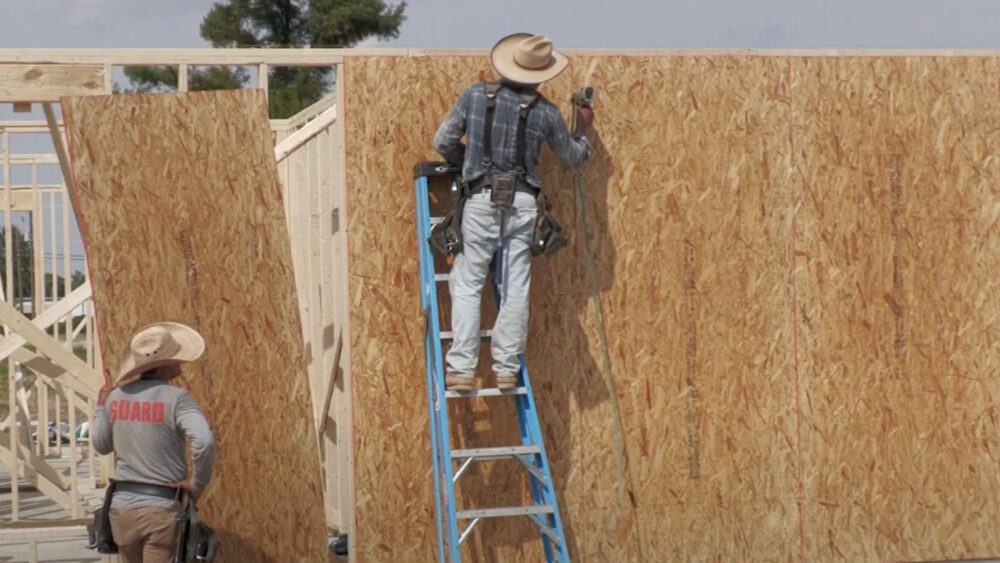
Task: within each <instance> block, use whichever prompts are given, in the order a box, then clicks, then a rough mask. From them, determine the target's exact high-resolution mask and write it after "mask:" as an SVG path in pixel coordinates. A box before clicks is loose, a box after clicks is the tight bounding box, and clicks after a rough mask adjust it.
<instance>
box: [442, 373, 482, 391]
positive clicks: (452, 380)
mask: <svg viewBox="0 0 1000 563" xmlns="http://www.w3.org/2000/svg"><path fill="white" fill-rule="evenodd" d="M474 387H475V378H473V377H472V376H469V375H446V376H444V388H445V389H446V390H448V391H472V389H473V388H474Z"/></svg>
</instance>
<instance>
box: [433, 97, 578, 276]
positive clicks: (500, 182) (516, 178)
mask: <svg viewBox="0 0 1000 563" xmlns="http://www.w3.org/2000/svg"><path fill="white" fill-rule="evenodd" d="M503 87H505V86H504V84H502V83H500V82H484V83H483V92H484V94H485V96H486V118H485V120H484V123H483V161H482V164H483V168H484V169H485V170H486V173H485V174H483V175H482V176H480V177H479V178H476V179H474V180H472V181H471V182H468V183H463V184H462V190H461V191H460V193H459V194H458V197H456V198H455V201H454V202H453V204H452V207H451V209H450V210H449V211H448V213H447V214H446V215H445V217H444V218H443V219H442V221H441V222H440V223H438V224H437V225H434V227H433V228H432V229H431V234H430V236H429V237H428V239H427V242H428V243H430V245H431V248H433V249H434V250H435V251H437V252H438V253H440V254H442V255H444V256H448V255H449V254H458V253H459V252H461V251H462V212H463V209H464V207H465V200H466V199H468V197H469V196H471V195H472V194H475V193H478V192H481V191H483V190H485V189H487V188H489V189H490V201H491V202H492V203H493V204H494V205H496V206H497V207H499V208H500V209H504V210H506V209H509V208H510V207H512V206H513V204H514V195H515V193H516V192H519V191H520V192H526V193H530V194H532V195H534V196H535V197H536V198H537V199H538V215H537V217H536V219H535V233H534V237H533V240H532V245H531V248H532V252H533V253H534V255H536V256H537V255H539V254H544V255H550V254H552V253H554V252H555V251H556V250H558V249H560V248H562V247H563V246H565V245H566V238H565V236H564V235H563V234H562V226H560V225H559V223H558V222H556V220H555V219H553V218H552V216H551V215H550V214H549V209H550V207H551V206H550V205H549V203H548V200H546V199H545V198H544V196H542V194H541V190H539V189H538V188H536V187H534V186H532V185H530V184H528V183H527V182H526V181H525V180H524V177H525V175H526V174H527V170H526V167H525V157H524V155H525V144H526V141H525V135H526V130H527V123H528V116H529V114H530V113H531V108H532V107H534V105H535V102H537V101H538V92H537V91H535V90H534V89H531V88H527V89H523V90H521V91H520V92H519V93H518V119H517V129H516V130H515V133H514V138H515V151H514V152H515V154H516V160H517V166H516V168H515V170H514V172H513V173H499V172H496V171H494V170H493V144H492V141H493V120H494V108H495V106H496V97H497V94H498V93H499V92H500V89H501V88H503Z"/></svg>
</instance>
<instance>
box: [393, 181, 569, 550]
mask: <svg viewBox="0 0 1000 563" xmlns="http://www.w3.org/2000/svg"><path fill="white" fill-rule="evenodd" d="M413 176H414V189H415V192H416V200H417V201H416V203H417V242H418V246H419V248H420V288H421V290H420V295H421V307H422V308H423V315H424V321H425V322H424V352H425V355H426V359H427V401H428V405H429V407H430V408H429V410H430V423H431V426H430V427H431V453H432V456H433V460H434V508H435V514H436V519H437V534H438V559H439V561H441V562H442V563H443V562H445V561H447V562H451V563H456V562H458V561H461V555H460V552H461V544H462V542H463V541H465V539H467V538H468V537H469V536H470V535H471V533H472V531H473V529H474V528H475V527H476V525H477V524H478V523H479V522H480V521H481V520H482V519H484V518H511V517H519V516H523V517H526V518H529V519H530V520H531V521H533V522H534V523H535V524H536V525H537V526H538V530H539V533H540V534H541V538H542V546H543V548H544V549H545V560H546V561H548V562H550V563H552V562H559V563H568V562H569V551H568V549H567V546H566V536H565V535H564V534H563V527H562V520H561V519H560V517H559V505H558V503H557V501H556V493H555V488H554V484H553V482H552V473H551V471H550V469H549V462H548V457H547V456H546V454H545V444H544V443H543V441H542V429H541V427H540V425H539V423H538V411H537V410H535V399H534V396H533V395H532V392H531V382H530V381H529V379H528V370H527V368H526V367H525V365H524V357H523V356H522V357H521V370H520V373H519V377H518V385H517V386H516V387H514V388H513V389H506V390H500V389H496V388H492V389H477V390H473V391H446V390H445V383H444V375H445V374H444V355H443V353H442V346H441V344H442V342H443V341H445V340H449V339H450V338H451V333H450V332H442V331H441V327H440V323H439V316H438V291H439V290H442V291H447V282H448V273H447V272H441V273H439V272H437V271H435V262H434V255H433V252H432V250H431V246H430V244H428V242H427V237H428V236H429V235H430V232H431V226H432V225H434V224H436V223H437V222H439V221H441V219H442V218H443V217H442V216H443V215H444V212H445V211H446V210H447V208H448V207H449V206H450V204H451V200H452V198H455V197H457V196H458V193H457V191H458V184H459V182H460V177H461V169H460V168H459V167H454V166H450V165H448V164H446V163H443V162H421V163H418V164H417V165H416V166H414V169H413ZM444 200H447V201H444ZM432 211H435V212H439V215H441V216H433V215H432ZM493 295H494V296H497V300H498V303H497V304H498V305H499V296H500V295H501V292H500V291H497V287H496V286H495V285H494V287H493ZM481 335H482V337H483V338H489V331H481ZM472 397H496V398H497V399H496V400H501V399H504V398H508V399H509V398H513V399H514V402H515V406H516V409H517V417H518V421H519V426H520V431H521V444H520V445H508V446H499V447H483V448H473V449H452V448H451V439H450V436H451V434H450V433H449V427H448V408H447V402H448V401H462V400H469V399H470V398H472ZM506 459H513V460H516V461H518V462H520V465H521V466H522V467H523V468H524V469H525V470H526V471H527V473H528V476H529V479H530V483H531V496H532V499H533V504H530V505H527V506H505V507H498V508H476V509H467V510H461V509H459V508H458V507H457V506H456V499H455V484H456V483H457V482H458V479H459V478H460V477H461V476H462V474H463V473H465V471H466V470H467V469H468V468H469V467H470V466H471V465H472V464H473V463H478V462H482V461H494V460H506ZM456 465H457V468H456ZM459 522H462V529H461V530H459Z"/></svg>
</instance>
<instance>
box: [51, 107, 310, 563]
mask: <svg viewBox="0 0 1000 563" xmlns="http://www.w3.org/2000/svg"><path fill="white" fill-rule="evenodd" d="M63 111H64V115H65V119H66V128H67V132H68V136H69V142H70V148H71V151H72V165H73V173H74V177H75V182H76V189H77V193H78V196H79V202H80V209H79V210H78V213H79V215H80V217H81V230H82V232H83V233H84V240H85V244H86V250H87V259H88V266H89V268H90V279H91V283H92V284H93V289H94V301H95V303H96V306H97V319H98V327H99V333H100V335H101V338H102V346H101V347H102V349H103V351H104V354H105V358H104V364H105V365H106V366H108V367H109V368H111V369H114V366H117V365H119V363H120V361H121V358H122V356H121V353H122V352H123V351H124V349H125V347H126V346H127V345H128V342H129V339H130V338H131V335H132V333H133V332H134V331H135V330H136V329H137V328H139V327H141V326H143V325H145V324H147V323H150V322H155V321H159V320H174V321H179V322H184V323H187V324H189V325H191V326H194V327H196V328H197V329H198V330H200V331H201V333H202V334H203V335H204V337H205V341H206V352H205V355H204V356H203V359H202V360H200V361H198V362H196V363H194V364H192V365H190V366H188V367H186V368H185V376H184V377H183V378H182V379H181V384H182V385H184V386H186V387H188V388H189V389H190V390H191V392H192V393H193V394H194V396H195V398H196V399H197V400H198V402H199V403H200V405H201V407H202V410H203V411H204V412H205V414H206V416H207V417H208V419H209V422H210V424H211V426H212V429H213V431H214V433H215V436H216V441H217V448H218V456H217V461H216V466H215V473H214V478H213V480H212V483H211V484H210V485H209V488H208V489H207V493H206V495H205V497H204V499H203V501H202V502H201V503H200V506H199V508H200V509H201V513H202V514H203V517H204V518H205V519H206V520H207V521H208V522H209V523H210V525H212V526H213V527H214V528H216V530H218V532H219V533H220V539H221V541H222V544H223V547H222V551H221V554H220V556H219V560H220V561H222V562H237V561H238V562H241V563H243V562H247V563H249V562H261V563H263V562H272V561H303V562H315V561H325V560H326V557H327V556H326V555H325V552H326V547H325V539H326V532H325V526H324V522H325V518H324V514H323V496H322V488H321V484H320V471H319V458H318V456H317V452H316V437H315V430H314V428H313V426H312V421H313V418H312V410H311V408H310V399H309V388H308V381H307V379H306V375H305V357H304V351H303V344H302V331H301V327H300V324H299V312H298V304H297V300H296V294H295V285H294V280H293V275H292V267H291V254H290V246H289V239H288V232H287V229H286V226H285V217H284V212H283V208H282V203H281V196H280V186H279V184H278V176H277V169H276V167H275V165H274V151H273V147H272V144H271V137H270V131H269V128H268V121H267V104H266V100H265V98H264V94H263V92H261V91H226V92H221V91H220V92H206V93H191V94H170V95H143V96H113V97H112V96H107V97H89V98H67V99H64V100H63Z"/></svg>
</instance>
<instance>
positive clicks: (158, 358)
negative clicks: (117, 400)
mask: <svg viewBox="0 0 1000 563" xmlns="http://www.w3.org/2000/svg"><path fill="white" fill-rule="evenodd" d="M204 351H205V339H203V338H202V337H201V335H200V334H198V331H196V330H195V329H193V328H191V327H189V326H187V325H182V324H181V323H171V322H162V323H153V324H151V325H147V326H145V327H143V328H142V329H140V330H139V332H137V333H136V334H135V336H133V337H132V342H131V343H130V344H129V347H128V350H126V352H125V353H126V356H125V360H124V361H123V362H122V367H121V369H119V370H118V378H117V379H116V380H115V385H122V384H124V383H127V382H129V380H131V379H133V378H135V377H136V376H138V375H141V374H142V373H144V372H146V371H149V370H151V369H153V368H157V367H160V366H168V365H170V364H179V363H182V362H193V361H194V360H197V359H198V358H200V357H201V354H202V352H204Z"/></svg>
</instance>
